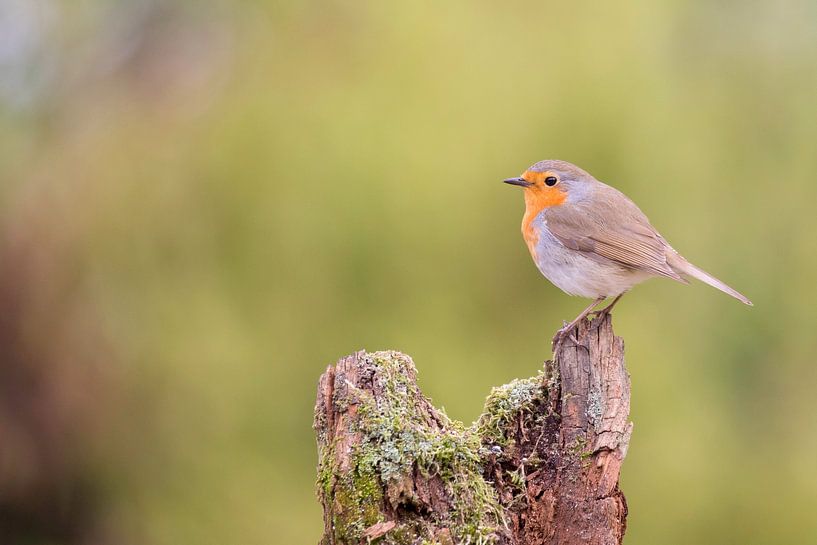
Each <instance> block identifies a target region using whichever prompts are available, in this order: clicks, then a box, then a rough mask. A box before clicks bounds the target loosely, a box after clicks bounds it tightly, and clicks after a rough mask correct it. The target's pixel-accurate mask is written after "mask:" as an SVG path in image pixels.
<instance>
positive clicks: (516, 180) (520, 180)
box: [502, 176, 533, 187]
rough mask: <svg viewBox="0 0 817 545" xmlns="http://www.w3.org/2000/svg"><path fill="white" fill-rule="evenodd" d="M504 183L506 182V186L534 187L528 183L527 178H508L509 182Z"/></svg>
mask: <svg viewBox="0 0 817 545" xmlns="http://www.w3.org/2000/svg"><path fill="white" fill-rule="evenodd" d="M502 181H503V182H505V183H506V184H511V185H521V186H522V187H530V186H532V185H533V184H532V183H530V182H529V181H527V180H526V179H525V178H522V177H521V176H520V177H518V178H508V179H507V180H502Z"/></svg>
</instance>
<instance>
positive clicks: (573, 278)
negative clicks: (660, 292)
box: [533, 215, 653, 298]
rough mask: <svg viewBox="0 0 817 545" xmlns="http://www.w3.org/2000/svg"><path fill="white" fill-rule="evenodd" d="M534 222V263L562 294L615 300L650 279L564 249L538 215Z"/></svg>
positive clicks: (635, 272) (633, 271)
mask: <svg viewBox="0 0 817 545" xmlns="http://www.w3.org/2000/svg"><path fill="white" fill-rule="evenodd" d="M534 222H535V223H536V224H537V225H536V227H537V228H538V229H537V231H538V233H539V240H538V241H537V243H536V245H535V248H534V253H535V255H534V256H533V258H534V262H535V263H536V266H537V267H538V268H539V271H540V272H541V273H542V274H543V275H544V276H545V278H547V279H548V280H550V281H551V282H552V283H553V284H554V285H555V286H556V287H558V288H559V289H560V290H562V291H564V292H565V293H568V294H570V295H578V296H581V297H589V298H596V297H614V296H616V295H619V294H622V293H624V292H625V291H627V290H629V289H630V288H632V287H633V286H635V285H636V284H638V283H639V282H643V281H644V280H646V279H648V278H651V277H652V276H653V275H651V274H650V273H647V272H643V271H637V270H634V269H630V268H627V267H624V266H623V265H619V264H617V263H614V262H612V261H608V260H605V259H603V258H601V259H594V258H592V257H587V256H586V255H585V254H583V253H582V252H579V251H576V250H571V249H569V248H566V247H565V246H564V245H563V244H562V243H561V242H559V241H558V239H556V237H554V236H553V235H552V234H551V233H550V231H548V230H547V226H546V225H545V222H544V219H543V218H542V216H541V215H540V216H539V217H538V218H536V219H535V220H534Z"/></svg>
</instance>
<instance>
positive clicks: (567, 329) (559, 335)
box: [552, 297, 615, 352]
mask: <svg viewBox="0 0 817 545" xmlns="http://www.w3.org/2000/svg"><path fill="white" fill-rule="evenodd" d="M604 299H605V298H604V297H599V298H597V299H596V300H595V301H593V302H592V303H590V305H589V306H588V307H587V308H586V309H584V310H583V311H582V312H581V314H579V315H578V316H576V319H575V320H573V321H572V322H570V323H569V324H567V325H566V326H564V327H563V328H562V329H560V330H559V331H557V332H556V335H554V336H553V343H552V348H553V351H554V352H558V348H559V346H560V345H561V344H562V341H563V340H564V339H565V337H566V336H567V335H568V334H569V333H571V332H572V331H573V329H575V327H576V325H577V324H578V323H579V322H581V321H582V320H584V319H585V318H586V317H587V315H588V314H590V313H591V312H592V311H593V309H594V308H596V306H598V304H599V303H601V302H602V301H604ZM614 303H615V302H614ZM576 342H579V339H576Z"/></svg>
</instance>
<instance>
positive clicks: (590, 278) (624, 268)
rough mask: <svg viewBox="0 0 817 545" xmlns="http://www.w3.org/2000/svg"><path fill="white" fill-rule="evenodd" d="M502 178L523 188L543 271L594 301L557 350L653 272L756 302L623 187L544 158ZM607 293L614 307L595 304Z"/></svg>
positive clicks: (561, 334)
mask: <svg viewBox="0 0 817 545" xmlns="http://www.w3.org/2000/svg"><path fill="white" fill-rule="evenodd" d="M503 182H505V183H506V184H511V185H515V186H520V187H522V188H523V189H524V196H525V214H524V216H523V217H522V237H523V238H524V240H525V243H526V244H527V246H528V250H529V251H530V254H531V257H533V262H534V263H535V264H536V267H537V268H538V269H539V271H540V272H541V273H542V275H543V276H544V277H545V278H547V279H548V280H550V282H551V283H553V284H554V285H555V286H556V287H558V288H559V289H561V290H562V291H563V292H565V293H567V294H569V295H577V296H580V297H585V298H591V299H593V302H592V303H591V304H590V305H589V306H588V307H587V308H585V309H584V310H583V311H582V312H581V313H580V314H579V315H578V316H577V317H576V318H575V319H574V320H572V321H571V322H570V323H567V324H565V325H564V327H562V328H561V329H559V330H558V331H557V332H556V335H555V336H554V337H553V347H554V350H555V349H556V348H557V347H558V346H559V345H560V344H561V343H562V341H563V340H564V339H565V338H566V336H568V335H570V334H571V333H572V332H573V331H574V329H575V328H576V326H577V325H578V324H579V323H580V322H581V321H582V320H583V319H585V318H586V317H587V316H588V315H590V314H596V315H601V316H603V315H607V314H610V312H611V311H612V310H613V307H614V306H615V305H616V303H618V302H619V300H620V299H621V297H622V296H623V295H624V294H625V293H626V292H627V291H629V290H630V289H631V288H632V287H633V286H635V285H636V284H639V283H641V282H643V281H645V280H647V279H650V278H654V277H662V278H669V279H671V280H675V281H676V282H681V283H683V284H689V280H688V278H689V277H692V278H696V279H698V280H700V281H702V282H705V283H706V284H709V285H710V286H712V287H714V288H717V289H719V290H721V291H722V292H724V293H726V294H728V295H731V296H732V297H734V298H735V299H737V300H738V301H740V302H742V303H744V304H746V305H750V306H752V302H751V301H750V300H749V299H748V298H747V297H746V296H744V295H743V294H741V293H740V292H738V291H736V290H734V289H733V288H731V287H729V286H728V285H726V284H725V283H724V282H722V281H721V280H718V279H717V278H715V277H714V276H712V275H711V274H709V273H707V272H706V271H704V270H702V269H700V268H698V267H696V266H695V265H693V264H692V263H690V262H689V261H687V260H686V259H685V258H684V257H683V256H682V255H681V254H679V253H678V252H677V251H676V250H675V248H673V247H672V246H671V245H670V244H669V243H668V242H667V241H666V240H665V239H664V237H662V236H661V234H660V233H659V232H658V231H657V230H656V229H655V228H654V227H653V226H652V224H650V220H649V219H647V216H646V215H645V214H644V213H643V212H642V211H641V209H640V208H638V206H637V205H636V204H635V203H634V202H633V201H632V200H630V199H629V198H628V197H627V196H626V195H624V193H622V192H620V191H619V190H617V189H615V188H613V187H611V186H609V185H607V184H605V183H603V182H600V181H598V180H597V179H596V178H594V177H593V176H592V175H591V174H589V173H588V172H586V171H585V170H582V169H581V168H579V167H577V166H576V165H574V164H572V163H568V162H567V161H559V160H544V161H539V162H538V163H535V164H533V165H532V166H530V167H529V168H528V169H527V170H525V171H524V172H523V173H522V175H521V176H518V177H514V178H507V179H505V180H503ZM608 298H612V302H611V303H610V304H609V305H607V306H606V307H604V308H603V309H601V310H594V309H596V307H598V305H600V304H601V303H602V302H603V301H604V300H606V299H608ZM573 339H574V341H576V342H577V343H578V341H579V340H578V338H576V337H573Z"/></svg>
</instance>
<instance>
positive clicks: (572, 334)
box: [551, 322, 579, 354]
mask: <svg viewBox="0 0 817 545" xmlns="http://www.w3.org/2000/svg"><path fill="white" fill-rule="evenodd" d="M568 337H569V338H570V340H572V341H573V342H574V343H576V344H579V337H578V333H577V329H576V324H568V323H567V322H564V326H562V328H561V329H559V330H558V331H557V332H556V334H555V335H554V336H553V341H552V342H551V349H552V350H553V353H554V354H555V353H557V352H558V351H559V349H560V348H561V347H562V343H563V342H564V340H565V339H567V338H568Z"/></svg>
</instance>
